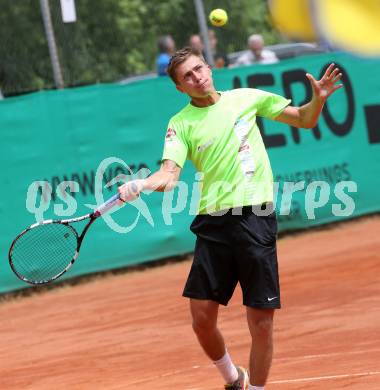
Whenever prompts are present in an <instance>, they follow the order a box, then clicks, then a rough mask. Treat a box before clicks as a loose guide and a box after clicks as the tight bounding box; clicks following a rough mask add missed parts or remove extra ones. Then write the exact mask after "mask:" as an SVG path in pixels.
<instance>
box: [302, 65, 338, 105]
mask: <svg viewBox="0 0 380 390" xmlns="http://www.w3.org/2000/svg"><path fill="white" fill-rule="evenodd" d="M306 77H307V78H308V79H309V81H310V84H311V86H312V88H313V93H314V96H315V97H316V98H318V99H321V100H326V99H327V98H328V97H329V96H330V95H332V94H333V93H334V92H335V91H337V90H338V89H340V88H342V87H343V85H342V84H337V82H338V81H339V80H340V79H341V78H342V73H340V72H339V68H337V67H336V66H335V64H334V63H332V64H330V66H329V67H328V68H327V69H326V72H325V74H324V75H323V76H322V78H321V79H320V80H316V79H315V78H314V77H313V76H312V75H311V74H310V73H306Z"/></svg>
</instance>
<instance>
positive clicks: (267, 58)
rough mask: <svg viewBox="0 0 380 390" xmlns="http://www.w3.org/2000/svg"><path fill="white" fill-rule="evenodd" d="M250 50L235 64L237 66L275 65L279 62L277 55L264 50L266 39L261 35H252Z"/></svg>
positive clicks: (249, 39)
mask: <svg viewBox="0 0 380 390" xmlns="http://www.w3.org/2000/svg"><path fill="white" fill-rule="evenodd" d="M248 49H249V51H247V52H246V53H244V54H242V55H241V56H240V57H238V59H237V60H236V62H235V66H243V65H252V64H275V63H276V62H278V61H279V60H278V58H277V56H276V54H275V53H274V52H273V51H272V50H268V49H265V48H264V38H263V37H262V36H261V35H259V34H253V35H250V37H249V38H248Z"/></svg>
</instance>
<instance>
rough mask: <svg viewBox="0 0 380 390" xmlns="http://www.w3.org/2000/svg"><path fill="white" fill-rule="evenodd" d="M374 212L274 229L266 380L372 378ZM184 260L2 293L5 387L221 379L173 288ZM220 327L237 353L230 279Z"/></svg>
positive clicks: (290, 384) (378, 298) (314, 382)
mask: <svg viewBox="0 0 380 390" xmlns="http://www.w3.org/2000/svg"><path fill="white" fill-rule="evenodd" d="M379 232H380V218H379V217H378V216H375V217H367V218H363V219H360V220H356V221H351V222H347V223H345V224H337V225H334V226H332V227H329V228H328V229H324V230H314V231H311V232H306V233H302V234H297V235H289V236H285V237H283V238H282V239H280V240H279V256H280V268H281V283H282V301H283V309H281V310H280V311H278V312H277V318H276V323H275V327H276V331H275V337H276V349H275V357H274V361H273V366H272V371H271V375H270V379H269V383H268V385H267V387H266V388H267V389H269V390H270V389H273V390H288V389H289V390H299V389H308V390H314V389H334V390H336V389H356V390H360V389H363V390H364V389H365V390H371V389H372V390H375V389H379V388H380V311H379V306H380V305H379V304H380V284H379V271H380V236H379ZM190 261H191V258H189V259H188V260H187V261H182V262H178V263H172V264H168V265H165V266H162V267H154V268H150V269H147V270H144V271H134V272H126V273H124V274H117V275H111V276H105V277H97V278H95V279H91V280H87V281H85V282H83V283H80V284H77V285H74V286H72V285H65V286H63V287H58V288H55V289H52V290H49V291H43V292H42V293H39V294H31V295H30V296H22V297H12V298H10V299H6V300H3V302H2V303H1V304H0V316H1V324H0V331H1V335H2V343H1V346H0V348H1V352H0V354H1V357H2V362H1V368H0V388H1V389H2V390H21V389H38V390H53V389H54V390H58V389H65V390H67V389H70V390H79V389H92V390H93V389H105V390H108V389H110V390H111V389H133V390H142V389H156V390H164V389H165V390H166V389H179V390H220V389H222V388H223V384H222V382H221V380H220V378H219V376H218V374H217V372H216V370H215V368H214V367H213V366H212V365H211V364H210V362H209V361H208V360H207V359H206V357H205V356H204V355H203V353H202V352H201V350H200V347H199V346H198V345H197V343H196V340H195V336H194V335H193V333H192V330H191V325H190V317H189V313H188V302H187V300H186V299H184V298H182V297H181V292H182V287H183V284H184V280H185V278H186V276H187V273H188V270H189V267H190ZM220 327H221V329H222V331H223V332H224V335H225V338H226V341H227V344H228V346H229V350H230V353H231V355H232V357H233V359H234V360H235V362H237V363H238V364H243V365H246V362H247V360H248V349H249V335H248V330H247V328H246V325H245V311H244V309H243V307H242V306H241V295H240V291H239V289H237V290H236V292H235V295H234V297H233V300H232V302H231V303H230V305H229V306H228V307H227V308H221V317H220Z"/></svg>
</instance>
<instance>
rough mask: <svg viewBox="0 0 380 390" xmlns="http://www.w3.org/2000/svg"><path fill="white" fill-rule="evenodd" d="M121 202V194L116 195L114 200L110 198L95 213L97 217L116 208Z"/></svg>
mask: <svg viewBox="0 0 380 390" xmlns="http://www.w3.org/2000/svg"><path fill="white" fill-rule="evenodd" d="M119 201H120V194H116V195H114V196H113V197H112V198H109V199H108V200H107V201H106V202H104V203H103V204H102V205H100V206H99V207H98V208H97V209H96V210H95V211H94V215H95V217H100V216H101V215H103V214H104V213H106V212H107V211H108V210H110V209H112V208H113V207H114V206H116V205H117V204H118V203H119Z"/></svg>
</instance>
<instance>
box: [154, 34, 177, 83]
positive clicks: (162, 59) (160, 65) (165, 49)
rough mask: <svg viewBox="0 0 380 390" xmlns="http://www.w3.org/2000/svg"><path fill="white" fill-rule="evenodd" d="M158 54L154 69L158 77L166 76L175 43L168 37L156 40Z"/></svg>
mask: <svg viewBox="0 0 380 390" xmlns="http://www.w3.org/2000/svg"><path fill="white" fill-rule="evenodd" d="M158 50H159V54H158V56H157V59H156V69H157V74H158V75H159V76H167V73H166V69H167V67H168V64H169V61H170V58H171V56H172V55H173V54H174V52H175V42H174V39H173V38H172V37H171V36H170V35H164V36H162V37H160V38H158Z"/></svg>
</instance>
